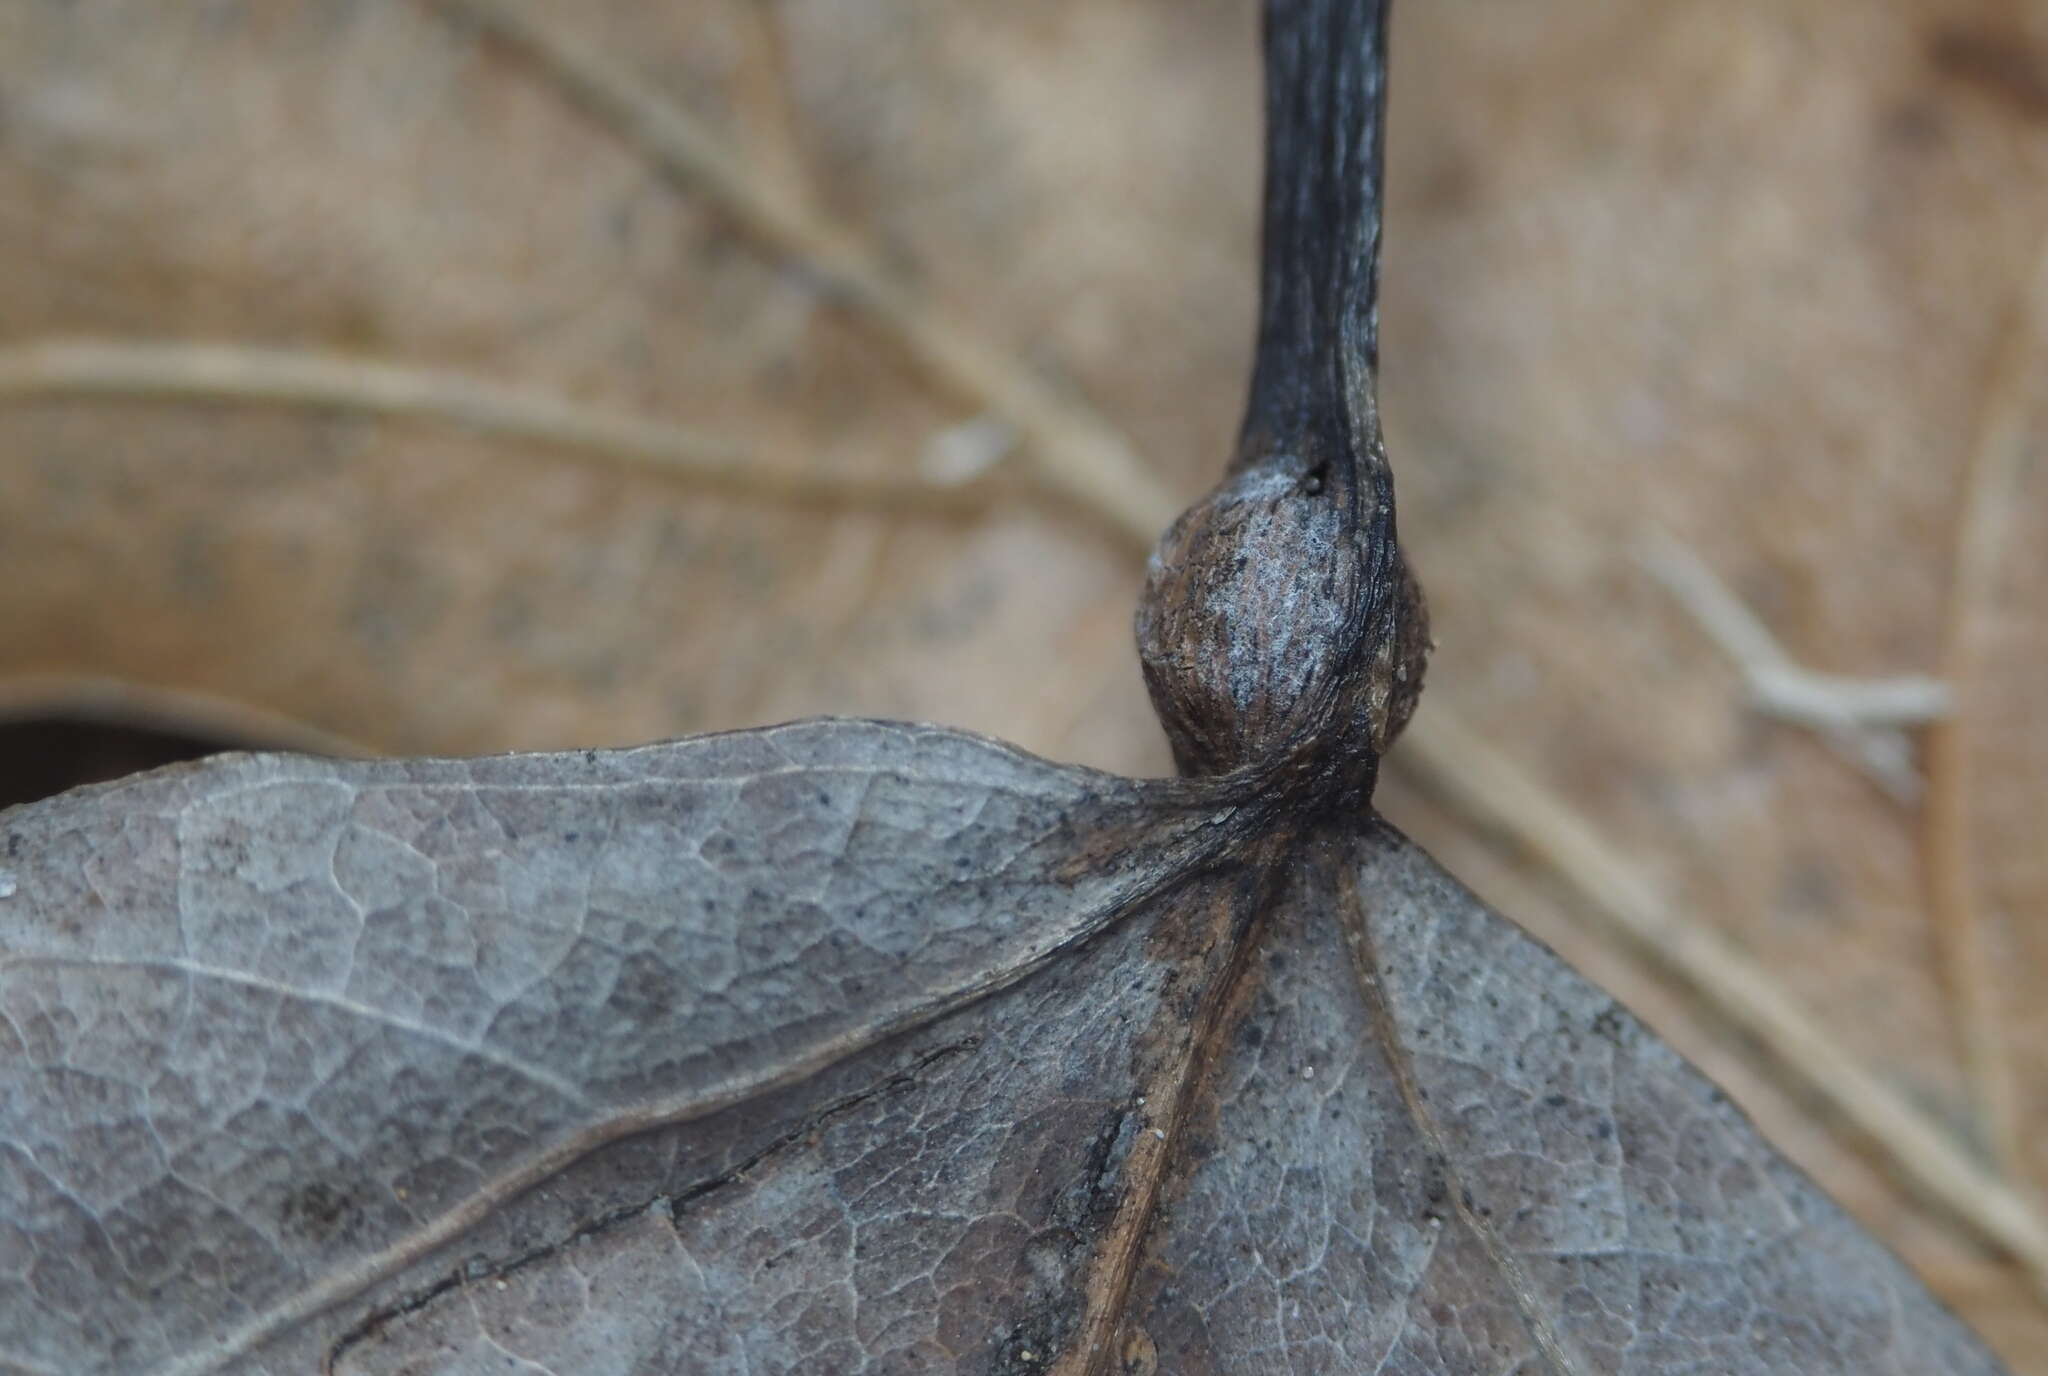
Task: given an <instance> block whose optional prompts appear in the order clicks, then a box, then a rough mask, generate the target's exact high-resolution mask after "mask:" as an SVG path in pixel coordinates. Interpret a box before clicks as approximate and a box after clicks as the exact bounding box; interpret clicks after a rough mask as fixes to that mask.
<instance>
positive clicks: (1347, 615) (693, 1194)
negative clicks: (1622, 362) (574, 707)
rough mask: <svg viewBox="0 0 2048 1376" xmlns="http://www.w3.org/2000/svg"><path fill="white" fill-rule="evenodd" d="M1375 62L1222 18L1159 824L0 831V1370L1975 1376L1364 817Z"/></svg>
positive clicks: (751, 812) (861, 779)
mask: <svg viewBox="0 0 2048 1376" xmlns="http://www.w3.org/2000/svg"><path fill="white" fill-rule="evenodd" d="M1384 24H1385V6H1384V4H1377V3H1367V2H1366V0H1272V3H1271V4H1270V6H1269V11H1268V28H1269V34H1268V38H1269V42H1268V59H1269V66H1268V70H1269V79H1270V81H1271V84H1272V102H1271V105H1272V117H1271V119H1270V121H1269V129H1270V137H1271V140H1272V144H1271V148H1270V153H1269V164H1268V165H1269V178H1270V179H1269V187H1268V206H1269V215H1268V221H1267V278H1266V288H1265V306H1266V309H1265V311H1264V327H1263V329H1262V332H1261V343H1260V362H1259V366H1258V369H1257V371H1256V373H1255V383H1254V403H1253V406H1252V409H1251V413H1250V418H1249V419H1248V421H1247V424H1246V427H1245V430H1244V433H1243V436H1242V438H1241V442H1240V448H1239V453H1238V457H1237V461H1236V462H1235V464H1234V465H1233V467H1232V470H1231V472H1230V473H1229V474H1227V475H1226V478H1225V480H1224V483H1223V484H1222V485H1221V486H1220V487H1219V488H1218V489H1217V491H1216V492H1215V493H1213V494H1212V495H1211V496H1210V497H1209V498H1207V499H1205V500H1204V502H1202V503H1200V504H1198V505H1197V506H1196V507H1195V508H1194V509H1193V510H1191V511H1190V512H1189V514H1188V515H1187V516H1185V517H1183V518H1182V520H1181V521H1180V522H1179V523H1177V525H1176V526H1175V528H1174V529H1173V530H1172V531H1170V532H1169V533H1168V536H1167V538H1166V539H1165V541H1164V542H1163V543H1162V546H1161V552H1160V555H1159V556H1158V557H1157V559H1156V560H1155V563H1154V567H1153V570H1152V576H1151V578H1150V580H1149V583H1148V587H1147V593H1146V600H1145V602H1144V604H1143V609H1142V612H1141V617H1140V646H1141V653H1142V655H1143V658H1144V662H1145V668H1146V674H1147V681H1148V685H1149V686H1150V687H1151V689H1152V691H1153V695H1154V698H1155V701H1156V702H1157V703H1158V705H1159V707H1160V710H1161V715H1162V717H1163V718H1164V719H1165V721H1166V722H1167V725H1168V728H1169V732H1170V734H1171V735H1172V737H1173V744H1174V747H1175V752H1176V755H1177V757H1178V758H1179V759H1180V760H1181V762H1182V764H1183V766H1184V768H1185V769H1186V770H1187V771H1188V772H1189V773H1190V774H1191V775H1194V776H1195V777H1193V778H1190V779H1187V780H1183V781H1161V782H1156V783H1138V782H1132V781H1129V780H1124V779H1119V778H1116V777H1114V776H1109V775H1101V774H1094V773H1091V772H1088V771H1084V770H1081V769H1078V768H1074V767H1067V766H1057V765H1052V764H1048V763H1045V762H1043V761H1040V760H1036V759H1033V758H1031V757H1029V756H1025V755H1022V754H1020V753H1018V752H1016V751H1014V750H1012V749H1010V748H1008V747H1005V746H1002V745H999V744H996V743H993V742H989V741H985V740H981V739H978V738H975V737H971V736H966V735H963V734H960V733H956V732H950V731H945V730H941V729H937V728H929V727H910V726H892V725H886V724H879V723H863V722H812V723H803V724H798V725H795V726H789V727H781V728H771V729H767V730H759V731H753V732H742V733H735V734H730V735H724V736H713V737H698V738H693V739H690V740H685V741H681V742H677V743H674V744H670V745H666V746H651V747H645V748H642V749H638V750H631V751H618V752H597V751H586V752H581V753H578V754H572V755H553V756H512V757H504V758H500V759H488V760H477V761H466V762H450V761H414V762H393V763H387V764H346V763H338V762H328V761H319V760H314V759H310V758H305V757H295V756H260V757H226V758H223V759H220V760H217V761H213V762H209V763H203V764H199V765H193V766H184V767H177V768H173V769H171V770H167V771H162V772H159V773H156V774H153V775H146V776H141V777H139V778H137V779H135V780H132V781H128V782H123V783H119V784H114V785H109V786H105V787H101V788H96V789H88V790H82V791H78V792H74V793H71V794H67V795H64V796H62V797H60V798H57V799H54V800H51V801H49V802H46V803H42V804H37V805H32V806H30V807H26V808H21V809H15V810H12V811H10V812H8V813H5V814H0V856H4V860H0V863H4V864H5V865H6V866H7V867H8V868H7V870H6V873H5V879H4V883H0V1014H4V1015H5V1021H4V1023H0V1033H4V1035H5V1036H6V1037H7V1038H8V1041H7V1043H6V1044H5V1047H6V1051H7V1053H8V1054H7V1056H6V1058H5V1060H4V1061H0V1073H4V1074H5V1076H6V1077H7V1078H6V1079H5V1080H4V1081H0V1149H4V1155H0V1161H4V1163H5V1168H6V1169H7V1170H8V1172H9V1173H10V1175H11V1177H12V1178H11V1179H9V1180H8V1181H7V1187H6V1189H5V1190H4V1191H0V1201H4V1202H0V1209H4V1210H7V1211H8V1212H7V1213H4V1214H0V1222H4V1223H6V1224H7V1225H8V1227H9V1229H10V1233H9V1234H8V1236H9V1238H10V1246H11V1247H12V1250H13V1253H14V1255H15V1257H16V1258H17V1262H16V1265H15V1266H14V1267H13V1268H12V1270H11V1272H10V1274H9V1275H8V1277H7V1279H5V1280H4V1281H0V1341H4V1342H5V1343H6V1344H7V1346H6V1347H5V1348H0V1355H4V1357H5V1359H6V1360H8V1361H12V1362H14V1363H16V1364H17V1365H21V1366H24V1367H26V1368H27V1369H29V1370H64V1371H80V1370H84V1371H120V1370H136V1369H155V1370H167V1371H176V1372H195V1371H217V1370H236V1371H251V1372H258V1371H298V1370H306V1369H312V1368H313V1367H314V1366H315V1364H316V1363H317V1364H319V1365H320V1366H322V1367H323V1368H324V1369H327V1370H335V1371H349V1372H361V1371H385V1370H389V1371H401V1370H403V1371H415V1370H420V1369H422V1368H431V1369H436V1370H482V1369H493V1368H503V1367H505V1366H507V1365H513V1366H518V1367H521V1368H522V1369H526V1370H532V1371H561V1372H568V1371H577V1372H582V1371H596V1370H618V1371H631V1370H650V1369H651V1370H659V1371H689V1370H720V1369H728V1368H730V1367H732V1366H734V1365H739V1366H742V1367H744V1368H745V1369H749V1370H763V1371H798V1370H805V1371H808V1370H845V1371H877V1372H894V1371H910V1370H931V1369H941V1370H944V1369H950V1370H958V1371H990V1370H995V1371H1029V1370H1054V1371H1061V1372H1067V1373H1080V1372H1088V1373H1102V1372H1107V1371H1110V1370H1124V1371H1153V1370H1165V1371H1171V1372H1175V1373H1181V1372H1204V1371H1214V1372H1232V1373H1235V1372H1256V1371H1275V1372H1278V1371H1299V1370H1304V1369H1307V1370H1326V1371H1361V1372H1363V1371H1380V1372H1438V1373H1450V1372H1478V1371H1536V1370H1550V1371H1553V1372H1558V1373H1580V1372H1595V1371H1614V1372H1623V1371H1630V1372H1668V1371H1675V1370H1699V1369H1711V1370H1717V1371H1719V1370H1727V1371H1756V1372H1765V1371H1784V1370H1796V1371H1800V1372H1820V1371H1842V1372H1851V1371H1854V1372H1866V1371H1874V1370H1875V1371H1886V1370H1889V1371H1897V1372H1908V1371H1925V1370H1935V1369H1939V1370H1947V1371H1956V1372H1986V1373H1989V1372H1995V1371H1996V1370H1997V1369H1998V1368H1997V1367H1996V1365H1995V1363H1994V1362H1993V1361H1992V1360H1991V1359H1990V1358H1989V1357H1988V1356H1987V1355H1985V1354H1984V1353H1983V1352H1982V1351H1981V1349H1979V1348H1978V1347H1977V1346H1976V1344H1975V1343H1974V1341H1973V1340H1972V1339H1971V1338H1970V1337H1969V1335H1968V1334H1967V1332H1966V1331H1965V1330H1964V1329H1963V1328H1961V1326H1960V1325H1958V1324H1956V1323H1955V1321H1954V1320H1953V1319H1952V1318H1950V1317H1949V1316H1948V1315H1947V1314H1945V1313H1944V1312H1943V1311H1942V1310H1941V1308H1940V1307H1939V1305H1937V1304H1936V1303H1935V1302H1933V1301H1932V1300H1931V1299H1930V1298H1929V1297H1928V1296H1927V1295H1926V1294H1925V1292H1924V1291H1922V1290H1921V1289H1920V1288H1919V1286H1918V1284H1917V1282H1915V1281H1914V1280H1913V1279H1912V1278H1911V1276H1910V1275H1908V1274H1907V1273H1906V1272H1905V1270H1904V1269H1903V1268H1902V1267H1901V1266H1900V1265H1899V1264H1898V1263H1897V1262H1896V1261H1895V1260H1894V1259H1893V1258H1891V1257H1890V1256H1889V1255H1888V1254H1887V1253H1885V1251H1884V1250H1883V1249H1882V1248H1881V1247H1879V1246H1878V1245H1877V1244H1876V1243H1874V1242H1873V1241H1871V1240H1870V1239H1868V1238H1867V1237H1865V1236H1864V1235H1862V1234H1861V1233H1859V1232H1858V1231H1857V1230H1856V1229H1855V1228H1854V1227H1853V1226H1852V1225H1850V1224H1849V1223H1848V1222H1847V1221H1846V1220H1845V1219H1844V1218H1843V1217H1842V1216H1841V1215H1840V1214H1839V1212H1838V1211H1836V1210H1835V1209H1834V1208H1833V1207H1832V1206H1831V1205H1829V1204H1828V1203H1827V1202H1826V1201H1825V1199H1824V1198H1823V1197H1822V1196H1821V1195H1820V1194H1819V1193H1818V1192H1817V1191H1816V1190H1815V1189H1814V1187H1813V1186H1812V1185H1811V1183H1810V1182H1808V1181H1807V1180H1805V1179H1804V1178H1803V1177H1801V1176H1799V1175H1798V1174H1797V1173H1796V1172H1794V1171H1793V1170H1791V1169H1790V1168H1789V1167H1787V1166H1785V1165H1784V1164H1783V1163H1782V1162H1781V1161H1779V1160H1778V1158H1777V1157H1776V1156H1775V1155H1774V1154H1773V1153H1772V1152H1771V1151H1770V1149H1769V1148H1768V1147H1767V1146H1766V1145H1765V1144H1764V1143H1763V1142H1762V1141H1761V1139H1760V1138H1758V1136H1757V1135H1756V1133H1755V1132H1754V1130H1753V1129H1752V1128H1751V1127H1750V1125H1749V1124H1748V1123H1747V1122H1746V1120H1744V1119H1743V1118H1742V1117H1741V1115H1740V1114H1739V1113H1737V1112H1736V1111H1735V1110H1734V1109H1732V1108H1730V1107H1729V1106H1728V1105H1727V1104H1726V1103H1725V1101H1723V1100H1722V1099H1721V1098H1720V1097H1719V1096H1718V1094H1716V1093H1715V1092H1714V1091H1713V1090H1711V1089H1710V1088H1709V1087H1707V1086H1706V1084H1705V1083H1704V1082H1703V1081H1701V1080H1700V1079H1699V1078H1698V1077H1697V1076H1696V1075H1695V1074H1694V1073H1693V1072H1691V1071H1690V1070H1689V1069H1687V1068H1686V1067H1685V1066H1684V1065H1683V1063H1682V1062H1680V1061H1679V1060H1678V1058H1677V1057H1676V1056H1675V1055H1673V1054H1672V1053H1671V1052H1670V1051H1669V1050H1668V1049H1667V1048H1665V1047H1664V1046H1662V1044H1660V1043H1658V1042H1656V1041H1655V1039H1654V1038H1652V1037H1650V1036H1649V1035H1648V1034H1647V1033H1645V1032H1644V1031H1643V1029H1641V1028H1640V1026H1638V1025H1637V1024H1636V1023H1635V1022H1634V1021H1633V1019H1631V1018H1630V1017H1629V1016H1628V1015H1627V1014H1626V1013H1624V1012H1622V1011H1621V1010H1620V1009H1619V1008H1618V1007H1617V1006H1616V1005H1614V1004H1613V1003H1612V1002H1611V1001H1610V1000H1608V999H1606V998H1605V997H1604V996H1602V995H1600V994H1598V993H1597V992H1595V991H1594V990H1593V989H1591V988H1590V987H1589V986H1587V985H1586V984H1584V983H1583V982H1582V981H1581V980H1579V979H1578V977H1577V976H1575V975H1573V974H1572V973H1571V972H1570V971H1569V970H1567V969H1566V968H1565V967H1564V966H1563V965H1561V964H1560V963H1558V962H1557V961H1556V960H1555V959H1554V958H1552V957H1551V956H1549V955H1548V953H1546V952H1544V951H1543V950H1542V949H1541V948H1540V947H1538V946H1536V945H1535V944H1533V943H1532V942H1530V941H1529V940H1528V939H1527V938H1525V937H1523V936H1521V935H1520V934H1519V933H1517V932H1516V931H1515V930H1514V929H1513V928H1512V926H1511V925H1510V924H1508V923H1507V922H1506V921H1504V920H1503V919H1502V918H1500V917H1499V916H1497V915H1495V914H1494V913H1492V912H1490V911H1488V910H1487V909H1485V908H1484V907H1482V906H1480V905H1479V904H1478V903H1477V902H1476V901H1474V900H1473V899H1472V898H1471V897H1470V896H1469V895H1467V894H1466V893H1464V891H1463V890H1462V889H1460V888H1459V887H1458V886H1457V885H1456V884H1455V882H1454V881H1451V880H1450V879H1449V878H1447V877H1446V876H1444V875H1443V874H1442V873H1441V872H1440V871H1439V870H1437V868H1436V867H1435V866H1434V865H1433V864H1432V863H1431V862H1430V861H1428V859H1427V858H1426V857H1425V856H1423V855H1422V853H1421V852H1420V851H1419V850H1417V849H1416V848H1415V847H1414V846H1413V845H1412V844H1411V843H1409V842H1407V841H1406V840H1405V839H1404V838H1402V837H1401V836H1400V835H1399V834H1398V833H1397V832H1395V831H1393V830H1392V829H1391V828H1389V827H1387V826H1386V825H1385V824H1384V823H1382V822H1380V821H1378V820H1377V819H1375V818H1374V817H1373V816H1372V814H1371V812H1370V810H1369V804H1370V798H1371V794H1372V789H1373V785H1374V782H1375V780H1376V777H1377V771H1378V764H1379V757H1380V755H1381V753H1382V752H1383V751H1384V750H1385V749H1386V748H1387V747H1388V746H1389V745H1390V744H1391V743H1392V741H1393V739H1394V737H1395V736H1396V735H1397V734H1398V733H1399V731H1400V729H1401V727H1402V725H1403V723H1404V722H1405V721H1406V720H1407V717H1408V714H1409V712H1410V711H1411V709H1412V706H1413V702H1414V698H1415V694H1416V692H1417V690H1418V689H1419V685H1420V676H1421V669H1422V656H1423V651H1424V645H1425V641H1426V633H1425V631H1424V621H1423V613H1422V607H1421V603H1420V599H1419V594H1418V593H1417V591H1416V588H1415V585H1414V581H1413V579H1412V578H1411V577H1410V576H1409V575H1408V572H1407V569H1406V565H1405V561H1404V559H1403V556H1402V553H1401V551H1400V548H1399V546H1398V544H1397V542H1396V538H1395V524H1394V513H1393V506H1392V484H1391V476H1390V473H1389V469H1388V465H1387V462H1386V457H1385V453H1384V450H1383V447H1382V446H1381V443H1380V436H1379V422H1378V412H1377V406H1376V402H1375V401H1374V398H1373V394H1372V388H1373V375H1374V370H1375V364H1376V359H1375V342H1374V329H1373V311H1374V292H1373V283H1374V272H1375V266H1376V263H1375V257H1374V255H1375V252H1376V245H1377V235H1378V229H1377V226H1378V181H1379V163H1380V157H1379V148H1380V142H1381V129H1382V126H1383V118H1382V111H1383V100H1384V70H1383V52H1384Z"/></svg>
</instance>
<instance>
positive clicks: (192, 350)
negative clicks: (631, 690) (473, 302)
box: [0, 339, 980, 509]
mask: <svg viewBox="0 0 2048 1376" xmlns="http://www.w3.org/2000/svg"><path fill="white" fill-rule="evenodd" d="M52 396H87V397H101V398H116V399H123V398H125V399H149V398H155V399H166V400H181V401H225V402H236V403H244V404H247V403H260V404H267V405H278V406H311V407H331V408H333V409H336V410H343V411H356V412H362V413H365V414H370V415H380V416H396V417H405V418H409V419H414V420H427V421H435V422H439V423H442V424H447V425H453V426H459V427H462V428H464V429H469V430H475V431H478V432H481V433H484V434H489V435H494V436H497V437H500V438H504V439H511V440H517V441H520V442H522V443H527V444H537V445H545V446H547V447H549V448H555V449H564V450H571V451H574V452H576V453H578V454H580V455H583V456H586V457H594V458H600V459H605V460H609V461H611V462H614V463H623V464H629V465H633V466H636V467H643V468H652V469H655V470H658V471H661V472H665V473H670V474H675V475H679V476H683V477H687V478H690V479H692V480H694V481H699V482H705V483H709V484H711V485H714V486H717V487H722V488H727V489H732V490H738V491H744V492H750V493H755V494H759V495H763V496H767V497H772V498H775V499H777V500H782V501H803V502H828V503H834V504H860V505H879V506H884V507H889V508H892V509H893V508H896V507H900V506H902V505H904V504H914V505H923V506H931V505H937V506H943V507H953V508H957V507H961V506H966V505H972V504H974V503H975V501H976V500H977V498H978V496H979V495H980V494H977V493H976V492H974V491H972V490H971V489H970V487H969V486H968V485H967V484H949V483H944V482H939V481H935V480H933V479H932V478H929V477H896V476H892V475H881V474H878V475H874V476H868V475H864V474H847V473H832V472H827V471H821V470H819V469H816V468H811V467H803V466H799V465H796V464H790V463H777V462H775V461H773V460H771V459H770V458H768V457H767V456H765V455H762V454H759V453H755V452H752V451H750V450H749V449H747V448H746V447H744V446H741V445H737V444H733V443H730V442H727V441H725V440H721V439H718V438H715V437H713V436H709V435H705V434H703V433H701V432H699V431H695V430H688V429H685V428H683V427H681V426H676V425H669V424H666V423H663V422H661V421H656V420H651V419H647V418H645V417H639V416H633V415H629V414H626V413H623V412H619V411H613V410H608V409H605V408H602V407H596V406H586V405H583V404H581V403H578V402H572V401H567V400H564V399H561V398H557V397H550V396H547V395H545V394H542V393H538V392H535V391H532V390H531V389H528V388H524V387H512V386H506V385H504V384H501V383H494V382H486V381H484V380H482V379H479V378H474V377H466V376H464V375H462V374H459V373H452V372H443V371H438V370H431V369H425V368H413V367H407V366H403V365H399V364H392V363H378V362H372V361H370V360H367V359H359V358H349V357H345V356H341V355H336V354H323V353H308V352H299V351H295V350H290V349H275V348H267V347H258V346H252V345H237V344H204V343H192V342H165V343H155V342H147V341H139V340H86V339H78V340H48V341H43V342H39V343H32V344H24V345H18V346H16V347H13V348H5V349H0V398H4V397H14V398H33V397H52Z"/></svg>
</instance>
